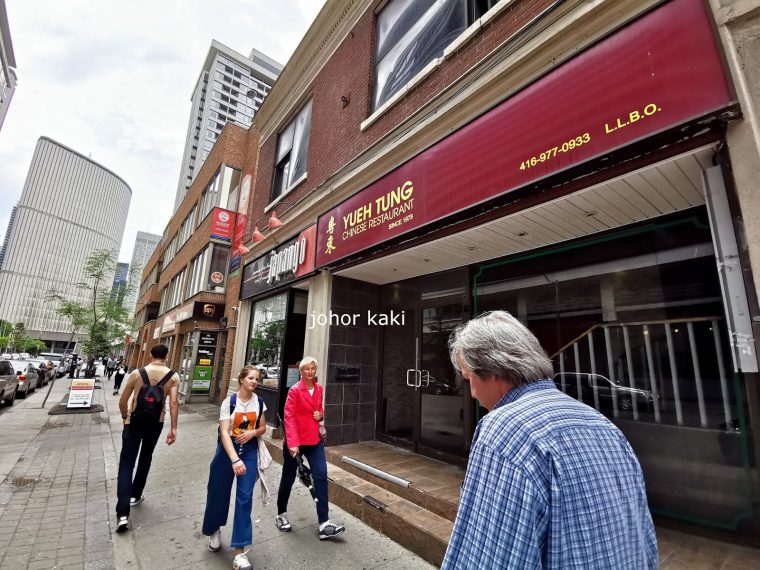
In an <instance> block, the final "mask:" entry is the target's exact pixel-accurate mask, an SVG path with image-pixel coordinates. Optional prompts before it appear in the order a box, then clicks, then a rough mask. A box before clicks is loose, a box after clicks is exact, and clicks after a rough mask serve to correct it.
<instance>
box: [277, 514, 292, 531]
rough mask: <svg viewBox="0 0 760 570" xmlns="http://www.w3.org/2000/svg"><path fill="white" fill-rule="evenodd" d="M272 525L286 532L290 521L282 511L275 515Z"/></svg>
mask: <svg viewBox="0 0 760 570" xmlns="http://www.w3.org/2000/svg"><path fill="white" fill-rule="evenodd" d="M274 526H276V527H277V528H279V529H280V530H281V531H282V532H288V531H289V530H290V528H291V527H290V521H289V520H288V513H282V514H281V515H277V518H276V519H274Z"/></svg>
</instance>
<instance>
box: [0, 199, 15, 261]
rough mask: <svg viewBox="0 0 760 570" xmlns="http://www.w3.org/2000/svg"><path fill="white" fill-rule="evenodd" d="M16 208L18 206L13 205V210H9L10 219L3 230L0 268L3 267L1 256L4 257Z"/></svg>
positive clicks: (0, 257)
mask: <svg viewBox="0 0 760 570" xmlns="http://www.w3.org/2000/svg"><path fill="white" fill-rule="evenodd" d="M16 208H18V206H13V210H11V219H10V220H9V221H8V229H7V230H5V239H4V240H3V247H2V249H0V269H2V268H3V258H5V250H6V249H7V248H8V240H9V239H10V237H11V229H12V228H13V222H14V220H15V219H16Z"/></svg>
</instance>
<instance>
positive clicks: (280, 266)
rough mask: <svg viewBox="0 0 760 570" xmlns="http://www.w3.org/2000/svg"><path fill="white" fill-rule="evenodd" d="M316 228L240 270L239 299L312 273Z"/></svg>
mask: <svg viewBox="0 0 760 570" xmlns="http://www.w3.org/2000/svg"><path fill="white" fill-rule="evenodd" d="M316 232H317V227H316V226H315V225H314V226H310V227H309V228H307V229H305V230H304V231H302V232H301V233H300V234H299V235H298V236H297V237H295V238H293V239H291V240H289V241H287V242H285V243H284V244H283V245H281V246H280V247H277V248H275V249H273V250H271V251H270V252H269V253H267V254H265V255H262V256H261V257H258V258H256V259H254V260H253V261H251V262H250V263H249V264H247V265H246V266H245V267H244V268H243V280H242V283H241V286H240V298H241V299H247V298H248V297H253V296H254V295H257V294H259V293H262V292H264V291H268V290H269V289H273V288H275V287H277V286H279V285H282V284H284V283H289V282H290V281H295V280H296V279H297V278H298V277H301V276H303V275H308V274H309V273H311V272H312V271H314V252H315V245H316Z"/></svg>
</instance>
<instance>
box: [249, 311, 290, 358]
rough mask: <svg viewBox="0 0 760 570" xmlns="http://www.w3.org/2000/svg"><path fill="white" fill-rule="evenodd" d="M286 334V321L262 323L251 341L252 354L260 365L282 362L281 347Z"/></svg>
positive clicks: (257, 327)
mask: <svg viewBox="0 0 760 570" xmlns="http://www.w3.org/2000/svg"><path fill="white" fill-rule="evenodd" d="M284 333H285V320H279V321H269V322H266V323H260V324H259V325H257V326H256V330H255V331H254V333H253V335H252V336H251V340H250V354H251V355H252V356H251V357H252V358H253V360H254V361H256V362H258V363H260V364H269V365H274V364H277V363H279V362H280V346H281V345H282V337H283V334H284Z"/></svg>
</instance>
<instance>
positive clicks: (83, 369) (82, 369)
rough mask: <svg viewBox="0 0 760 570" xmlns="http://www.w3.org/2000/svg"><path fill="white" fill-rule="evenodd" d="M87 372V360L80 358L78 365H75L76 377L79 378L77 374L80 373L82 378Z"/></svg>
mask: <svg viewBox="0 0 760 570" xmlns="http://www.w3.org/2000/svg"><path fill="white" fill-rule="evenodd" d="M86 373H87V360H86V359H84V358H83V359H82V360H80V361H79V365H78V366H77V378H79V375H80V374H81V375H82V378H85V377H86Z"/></svg>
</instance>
